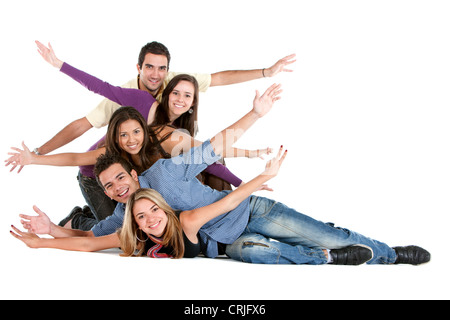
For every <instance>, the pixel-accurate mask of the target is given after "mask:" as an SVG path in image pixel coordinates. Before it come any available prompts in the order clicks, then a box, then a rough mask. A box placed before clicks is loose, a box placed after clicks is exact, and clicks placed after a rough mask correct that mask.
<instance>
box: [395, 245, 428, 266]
mask: <svg viewBox="0 0 450 320" xmlns="http://www.w3.org/2000/svg"><path fill="white" fill-rule="evenodd" d="M393 249H394V250H395V252H396V253H397V260H395V262H394V263H395V264H399V263H402V264H412V265H415V266H417V265H419V264H422V263H427V262H429V261H430V259H431V254H430V253H429V252H428V251H427V250H425V249H423V248H421V247H418V246H407V247H394V248H393Z"/></svg>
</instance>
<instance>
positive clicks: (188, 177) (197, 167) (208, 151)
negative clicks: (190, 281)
mask: <svg viewBox="0 0 450 320" xmlns="http://www.w3.org/2000/svg"><path fill="white" fill-rule="evenodd" d="M219 159H220V156H218V155H216V154H215V153H214V150H213V148H212V146H211V143H210V141H209V140H208V141H205V142H204V143H203V144H202V145H201V146H198V147H194V148H192V149H191V150H190V151H189V152H187V153H185V154H183V155H180V156H178V157H174V158H171V159H161V160H159V161H157V162H156V163H155V164H154V165H153V166H152V167H150V168H149V169H148V170H147V171H145V172H143V173H142V175H141V176H140V177H139V183H140V186H141V188H152V189H155V190H156V191H158V192H159V193H160V194H161V195H162V196H163V198H164V199H165V200H166V201H167V203H168V204H169V205H170V206H171V207H172V208H173V209H174V210H192V209H196V208H200V207H204V206H207V205H209V204H211V203H214V202H216V201H218V200H220V199H222V198H223V197H225V196H226V195H227V194H228V193H229V192H230V191H217V190H213V189H211V188H210V187H209V186H206V185H204V184H202V183H201V182H200V181H198V179H197V178H196V176H197V175H198V174H199V173H200V172H202V171H203V170H204V169H205V168H206V167H207V166H208V165H210V164H212V163H214V162H216V161H217V160H219ZM124 212H125V204H121V203H119V204H118V205H117V207H116V210H115V211H114V214H113V215H112V216H110V217H108V218H107V219H105V220H103V221H101V222H99V223H98V224H97V225H96V226H94V227H93V228H92V231H93V232H94V235H95V236H101V235H106V234H111V233H113V232H115V231H116V229H118V228H120V227H121V226H122V222H123V216H124ZM249 214H250V208H249V199H246V200H245V201H243V202H242V203H241V204H240V205H239V206H238V207H237V208H236V209H234V210H232V211H230V212H228V213H225V214H223V215H220V216H218V217H216V218H214V219H212V220H210V221H209V222H208V223H206V224H205V225H204V226H203V227H202V228H201V229H200V231H199V236H200V241H201V244H202V250H203V253H204V254H205V255H206V256H207V257H211V258H214V257H216V256H217V255H218V250H217V242H220V243H224V244H231V243H233V242H234V241H235V240H236V239H237V238H238V237H239V236H240V235H241V234H242V232H243V231H244V229H245V227H246V226H247V224H248V219H249Z"/></svg>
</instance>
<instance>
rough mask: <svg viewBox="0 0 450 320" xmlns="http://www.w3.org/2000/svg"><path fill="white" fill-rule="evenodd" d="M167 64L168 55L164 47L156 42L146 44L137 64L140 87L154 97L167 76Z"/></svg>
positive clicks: (168, 60) (168, 61) (168, 62)
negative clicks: (142, 86)
mask: <svg viewBox="0 0 450 320" xmlns="http://www.w3.org/2000/svg"><path fill="white" fill-rule="evenodd" d="M169 64H170V53H169V50H168V49H167V48H166V46H164V45H163V44H161V43H159V42H156V41H153V42H150V43H147V44H146V45H145V46H144V47H142V49H141V52H140V53H139V59H138V64H137V70H138V72H139V80H140V85H144V86H145V87H146V88H147V89H148V91H150V93H151V94H153V95H155V94H156V93H157V92H158V90H159V89H160V88H161V86H162V84H163V82H164V79H165V78H166V76H167V73H168V71H169ZM141 89H144V88H141Z"/></svg>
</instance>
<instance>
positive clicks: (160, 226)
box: [133, 198, 168, 237]
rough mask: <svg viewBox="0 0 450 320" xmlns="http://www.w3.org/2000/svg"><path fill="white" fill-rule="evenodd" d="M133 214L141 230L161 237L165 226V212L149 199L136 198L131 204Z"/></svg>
mask: <svg viewBox="0 0 450 320" xmlns="http://www.w3.org/2000/svg"><path fill="white" fill-rule="evenodd" d="M133 216H134V219H135V221H136V223H137V225H138V227H139V229H141V230H142V231H143V232H145V233H146V234H147V235H149V236H155V237H161V236H162V235H163V234H164V230H165V228H166V226H167V221H168V219H167V214H166V213H165V212H164V210H162V209H161V208H160V207H158V205H156V204H155V203H154V202H153V201H151V200H149V199H145V198H143V199H140V200H137V201H136V203H135V204H134V206H133Z"/></svg>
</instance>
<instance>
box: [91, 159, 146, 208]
mask: <svg viewBox="0 0 450 320" xmlns="http://www.w3.org/2000/svg"><path fill="white" fill-rule="evenodd" d="M98 178H99V180H100V183H101V184H102V186H103V188H104V190H105V193H106V195H107V196H108V197H110V198H111V199H113V200H116V201H117V202H120V203H126V202H127V201H128V198H129V197H130V195H132V194H133V193H134V192H135V191H136V190H137V189H139V180H138V175H137V173H136V171H134V170H131V174H130V173H128V172H127V171H126V170H125V169H124V168H123V166H122V165H121V164H120V163H114V164H113V165H111V166H110V167H109V168H108V169H106V170H104V171H102V172H101V173H100V174H99V176H98Z"/></svg>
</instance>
